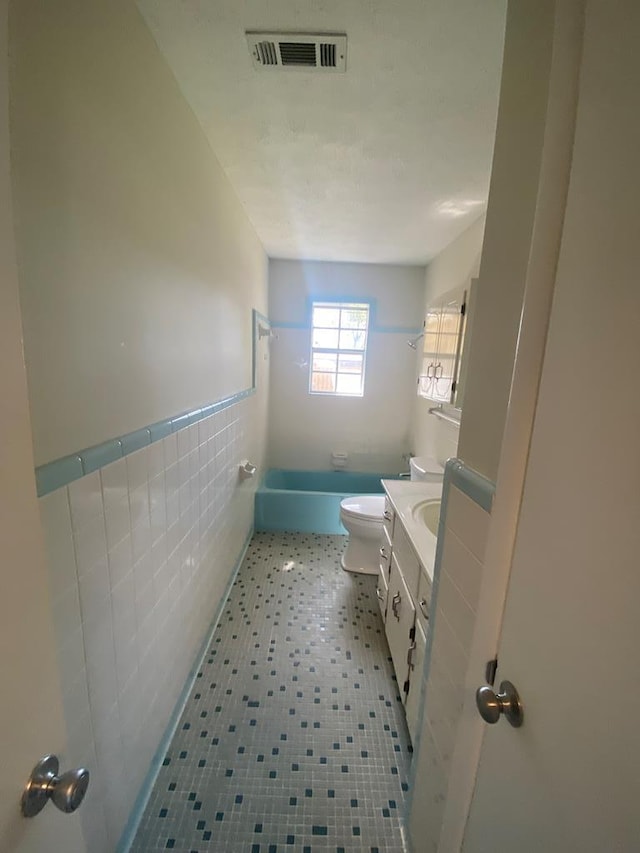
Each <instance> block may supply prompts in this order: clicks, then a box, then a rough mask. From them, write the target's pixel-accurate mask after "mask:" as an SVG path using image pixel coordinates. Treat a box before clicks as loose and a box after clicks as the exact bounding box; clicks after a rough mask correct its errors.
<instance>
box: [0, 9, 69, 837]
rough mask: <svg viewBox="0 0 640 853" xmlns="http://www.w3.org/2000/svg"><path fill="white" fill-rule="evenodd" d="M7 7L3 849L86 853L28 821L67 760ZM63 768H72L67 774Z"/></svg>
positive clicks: (2, 16)
mask: <svg viewBox="0 0 640 853" xmlns="http://www.w3.org/2000/svg"><path fill="white" fill-rule="evenodd" d="M7 6H8V4H7V2H6V0H2V2H0V365H2V367H1V370H2V373H1V376H2V382H1V386H2V393H1V394H0V547H1V548H2V556H1V562H0V579H1V581H0V582H1V587H0V678H1V690H2V693H1V698H0V732H1V735H2V737H1V739H0V850H1V851H7V853H9V851H10V853H16V851H20V853H42V851H45V850H55V851H65V853H76V851H81V850H84V845H83V842H82V838H81V834H80V824H79V817H78V815H77V814H73V815H64V814H63V813H62V812H60V811H58V810H57V809H56V808H55V807H54V806H53V805H52V804H51V803H49V804H48V805H47V806H46V808H45V809H44V810H43V811H42V812H41V813H40V814H39V815H38V816H37V817H34V818H30V819H26V818H23V817H22V815H21V813H20V796H21V793H22V788H23V786H24V783H25V782H26V780H27V778H28V776H29V773H30V772H31V769H32V767H33V765H34V764H35V763H36V761H38V760H39V759H40V758H41V757H42V756H43V755H44V754H46V753H49V752H54V753H55V752H59V753H62V757H64V748H65V741H66V734H65V730H64V722H63V717H62V705H61V698H60V689H59V680H58V664H57V660H56V656H55V647H54V643H53V626H52V622H51V615H50V611H49V592H48V588H47V572H46V565H45V561H44V546H43V543H42V537H41V533H40V519H39V515H38V506H37V501H36V492H35V478H34V473H33V454H32V449H31V427H30V422H29V411H28V405H27V392H26V378H25V370H24V363H23V354H22V330H21V324H20V309H19V305H18V288H17V276H16V266H15V247H14V242H13V222H12V214H11V200H10V199H11V193H10V178H9V139H8V109H7V106H8V69H7V65H8V63H7ZM62 769H63V770H66V769H68V768H66V767H63V768H62Z"/></svg>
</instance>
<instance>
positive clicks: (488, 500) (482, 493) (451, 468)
mask: <svg viewBox="0 0 640 853" xmlns="http://www.w3.org/2000/svg"><path fill="white" fill-rule="evenodd" d="M444 472H445V473H444V479H445V483H446V482H447V474H448V475H449V476H448V479H449V482H450V484H451V485H452V486H456V488H458V489H460V491H461V492H464V493H465V495H467V497H469V498H471V500H472V501H473V502H474V503H477V504H478V505H479V506H481V507H482V509H483V510H484V511H485V512H491V507H492V506H493V496H494V494H495V491H496V485H495V483H492V482H491V480H487V478H486V477H483V476H482V474H478V472H477V471H474V470H473V468H468V467H467V466H466V465H465V464H464V462H462V461H461V460H460V459H449V460H447V464H446V465H445V469H444Z"/></svg>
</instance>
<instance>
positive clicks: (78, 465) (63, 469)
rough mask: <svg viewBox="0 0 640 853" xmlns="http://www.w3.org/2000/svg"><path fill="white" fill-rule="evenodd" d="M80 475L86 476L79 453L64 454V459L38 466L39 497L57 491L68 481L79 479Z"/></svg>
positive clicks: (37, 486) (37, 485) (37, 483)
mask: <svg viewBox="0 0 640 853" xmlns="http://www.w3.org/2000/svg"><path fill="white" fill-rule="evenodd" d="M80 477H84V468H83V466H82V459H81V458H80V457H79V456H77V455H74V456H64V457H63V458H62V459H56V461H55V462H49V464H48V465H41V466H40V467H39V468H36V488H37V491H38V497H42V495H48V494H49V492H55V490H56V489H61V488H62V486H66V485H67V483H71V482H73V480H79V479H80Z"/></svg>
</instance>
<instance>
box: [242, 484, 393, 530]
mask: <svg viewBox="0 0 640 853" xmlns="http://www.w3.org/2000/svg"><path fill="white" fill-rule="evenodd" d="M397 476H398V475H397V474H362V473H359V472H356V471H286V470H284V469H282V468H272V469H271V470H269V471H267V473H266V474H265V477H264V480H263V482H262V484H261V485H260V487H259V489H258V490H257V492H256V504H255V508H256V518H255V529H256V530H258V531H260V530H293V531H299V532H302V533H342V534H345V535H346V533H347V531H346V530H345V529H344V527H343V526H342V524H341V523H340V501H341V500H342V499H343V498H345V497H347V496H348V495H381V494H383V493H384V490H383V488H382V485H381V483H380V480H381V479H382V478H383V477H384V478H385V479H391V480H393V479H396V478H397Z"/></svg>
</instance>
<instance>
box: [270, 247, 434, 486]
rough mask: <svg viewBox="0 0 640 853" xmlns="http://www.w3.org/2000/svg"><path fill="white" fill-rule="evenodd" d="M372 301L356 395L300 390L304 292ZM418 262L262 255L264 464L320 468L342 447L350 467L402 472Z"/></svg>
mask: <svg viewBox="0 0 640 853" xmlns="http://www.w3.org/2000/svg"><path fill="white" fill-rule="evenodd" d="M316 296H317V297H320V298H331V297H346V298H348V299H351V298H353V299H358V298H359V299H362V298H367V299H373V300H375V304H376V308H375V315H374V325H373V327H372V329H371V331H370V335H369V345H368V351H367V363H366V377H365V391H364V396H363V397H343V398H340V397H323V396H313V395H311V394H309V357H310V346H311V342H310V327H309V299H310V298H311V297H316ZM423 303H424V268H423V267H398V266H382V265H374V264H338V263H320V262H313V261H311V262H301V261H300V262H299V261H289V260H271V261H270V262H269V315H270V318H271V321H272V323H273V324H274V331H275V333H276V335H277V338H276V339H274V340H273V341H272V344H271V392H270V393H271V396H270V411H269V465H270V466H271V467H277V468H294V469H296V468H297V469H314V470H322V469H328V468H329V467H330V456H331V452H332V450H339V451H346V452H347V453H349V457H350V464H349V467H350V469H351V470H354V471H380V472H386V473H393V472H395V471H400V470H403V468H406V462H403V459H402V454H403V453H407V452H408V450H409V424H410V418H411V409H412V406H413V397H414V394H415V371H414V352H413V351H412V350H411V349H410V348H409V347H408V346H407V340H408V338H409V337H410V336H411V332H412V330H413V329H419V328H420V327H421V326H422V320H423Z"/></svg>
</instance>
